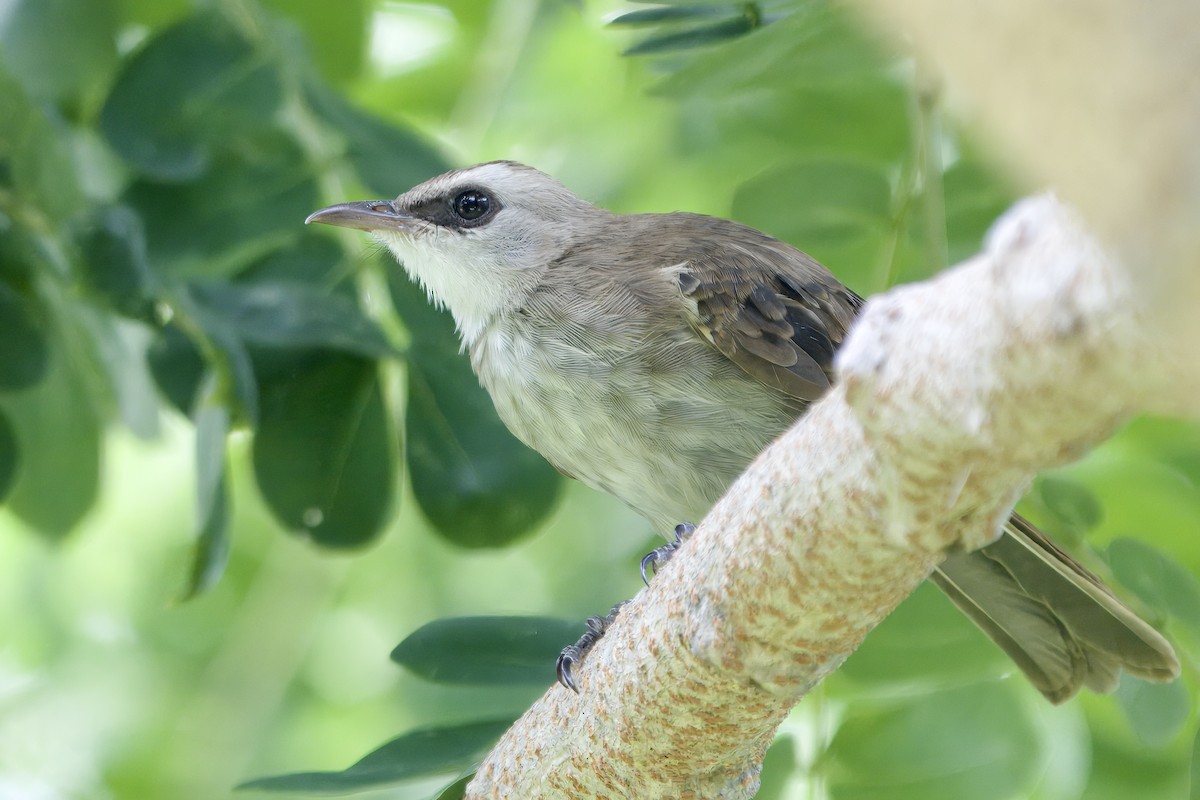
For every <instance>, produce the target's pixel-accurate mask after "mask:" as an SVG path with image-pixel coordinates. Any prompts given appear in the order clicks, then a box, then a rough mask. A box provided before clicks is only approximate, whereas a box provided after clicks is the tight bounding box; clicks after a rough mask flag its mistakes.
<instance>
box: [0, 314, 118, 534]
mask: <svg viewBox="0 0 1200 800" xmlns="http://www.w3.org/2000/svg"><path fill="white" fill-rule="evenodd" d="M0 338H2V337H0ZM90 400H91V396H90V395H89V393H88V392H87V389H86V386H85V385H84V384H83V382H82V381H81V380H80V379H79V377H78V376H77V375H76V374H75V373H73V372H71V371H70V370H69V368H68V365H67V362H66V359H65V358H64V357H63V354H62V353H61V352H59V351H58V350H57V349H54V350H52V351H51V356H50V362H49V369H48V370H47V372H46V375H45V377H44V379H43V380H42V381H41V382H40V383H38V384H37V386H35V387H32V388H29V389H27V390H25V391H23V392H17V393H13V394H10V395H7V396H4V397H0V402H2V403H3V407H4V409H5V411H6V412H7V413H8V416H9V419H10V420H11V421H12V423H13V425H14V427H15V428H16V431H17V443H18V445H19V446H20V452H21V457H22V458H21V471H20V473H19V475H18V476H17V482H16V484H15V485H14V486H13V488H12V491H11V493H10V494H9V496H8V501H7V503H8V507H9V508H10V509H11V510H12V511H13V513H15V514H16V515H17V516H19V517H21V518H22V519H23V520H25V522H26V523H28V524H29V526H30V527H31V528H33V529H34V530H37V531H39V532H41V533H42V534H44V535H46V536H48V537H50V538H54V539H60V538H62V537H64V536H65V535H66V534H67V533H69V532H70V530H71V529H72V528H73V527H75V524H76V523H77V522H79V520H80V519H82V518H83V515H84V514H86V513H87V511H88V510H89V509H90V508H91V507H92V504H93V503H94V502H95V500H96V492H97V489H98V486H99V480H100V456H101V447H102V443H103V441H102V436H101V427H100V421H99V420H98V419H97V415H96V411H95V410H94V409H93V407H92V406H91V405H90V402H89V401H90Z"/></svg>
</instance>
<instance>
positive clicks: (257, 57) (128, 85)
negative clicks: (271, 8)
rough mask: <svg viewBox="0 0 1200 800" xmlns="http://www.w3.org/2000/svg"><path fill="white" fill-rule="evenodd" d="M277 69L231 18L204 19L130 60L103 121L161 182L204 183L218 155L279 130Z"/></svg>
mask: <svg viewBox="0 0 1200 800" xmlns="http://www.w3.org/2000/svg"><path fill="white" fill-rule="evenodd" d="M282 91H283V90H282V84H281V78H280V75H279V74H278V71H277V69H276V68H275V66H274V65H273V64H271V63H270V62H269V60H268V59H267V56H266V55H265V54H264V53H263V52H262V51H260V50H258V49H256V48H255V46H254V45H253V44H252V43H251V42H249V41H248V40H247V39H246V38H245V37H243V36H242V34H241V33H240V32H239V31H238V30H237V29H236V28H235V27H234V26H233V25H232V24H231V23H230V22H229V21H228V20H226V19H225V18H224V17H222V16H221V15H220V14H218V13H215V12H201V13H198V14H196V15H194V16H192V17H190V18H188V19H186V20H184V21H183V22H180V23H178V24H177V25H173V26H172V27H170V28H168V29H166V30H164V31H163V32H162V33H160V34H159V35H157V36H156V37H154V38H153V39H151V40H150V41H149V42H148V43H147V44H146V45H145V46H144V47H143V48H142V49H141V50H140V51H138V52H137V53H135V54H134V56H133V57H132V58H130V59H128V60H127V61H126V63H125V66H124V68H123V69H122V71H121V74H120V75H119V76H118V78H117V81H116V83H115V84H114V86H113V88H112V92H111V94H110V95H109V97H108V101H107V102H106V103H105V105H104V109H103V111H102V113H101V117H100V125H101V129H102V130H103V131H104V134H105V136H106V137H107V139H108V142H109V144H110V145H111V146H112V148H113V149H114V150H115V151H116V152H117V153H119V154H120V155H121V156H122V157H123V158H124V159H125V160H126V161H128V162H129V163H131V164H132V165H134V166H135V167H136V168H138V169H139V170H141V171H142V172H144V173H145V174H146V175H149V176H151V177H153V178H156V179H158V180H164V181H181V180H188V179H193V178H196V177H198V176H199V175H200V174H201V173H203V172H204V171H205V169H206V168H207V167H208V165H209V161H210V159H211V156H212V150H213V148H214V147H215V146H218V145H221V144H224V142H225V141H226V140H228V139H229V138H231V137H234V136H236V135H237V134H240V133H245V132H247V131H254V130H260V129H262V128H265V127H267V126H268V125H270V124H271V123H272V118H273V116H274V114H275V111H276V109H277V108H278V107H279V104H280V102H281V100H282Z"/></svg>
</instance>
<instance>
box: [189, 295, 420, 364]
mask: <svg viewBox="0 0 1200 800" xmlns="http://www.w3.org/2000/svg"><path fill="white" fill-rule="evenodd" d="M193 294H194V295H195V297H196V299H197V300H198V301H200V302H201V303H203V304H204V305H205V306H207V307H208V308H209V310H210V311H211V312H212V313H213V314H214V315H217V316H220V317H221V318H223V319H224V320H225V321H226V322H227V323H228V324H229V325H230V327H232V328H233V330H234V331H235V332H236V333H237V335H238V336H240V337H241V338H242V339H244V340H245V341H247V342H249V343H251V344H257V345H268V346H275V347H291V348H297V349H299V348H305V347H312V348H323V349H328V350H342V351H345V352H347V353H355V354H357V355H361V356H368V357H372V358H381V357H385V356H394V355H396V351H395V350H394V349H393V348H392V346H391V345H390V344H389V343H388V341H387V338H386V337H385V336H384V335H383V332H382V331H380V330H379V327H378V326H377V325H376V324H375V323H374V322H372V321H371V320H370V319H368V318H367V316H366V315H365V314H363V312H362V310H361V309H360V308H359V307H358V304H357V303H355V302H354V301H353V300H352V299H350V298H347V297H345V296H343V295H339V294H331V293H330V292H327V291H322V290H320V289H318V288H316V287H313V286H309V285H306V284H302V283H298V282H290V283H255V284H250V285H243V284H230V283H216V284H210V285H205V286H196V287H195V288H194V290H193Z"/></svg>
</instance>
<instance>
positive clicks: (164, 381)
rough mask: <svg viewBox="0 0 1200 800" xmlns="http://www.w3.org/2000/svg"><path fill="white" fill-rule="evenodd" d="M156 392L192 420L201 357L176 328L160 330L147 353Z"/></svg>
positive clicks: (173, 326)
mask: <svg viewBox="0 0 1200 800" xmlns="http://www.w3.org/2000/svg"><path fill="white" fill-rule="evenodd" d="M146 360H147V362H148V363H149V366H150V374H151V375H152V376H154V382H155V384H157V385H158V390H159V391H160V392H162V394H163V397H165V398H166V400H167V402H169V403H170V404H171V405H172V406H174V407H175V409H176V410H177V411H179V413H181V414H183V415H184V416H191V414H192V410H193V408H194V407H195V404H196V392H197V391H199V389H200V379H201V378H202V377H203V375H204V357H203V356H202V355H201V354H200V350H199V349H198V348H197V347H196V345H195V344H194V343H193V342H192V340H191V339H189V338H188V337H187V334H185V333H184V332H183V331H182V330H181V329H180V328H179V326H178V325H174V324H172V325H167V326H165V327H163V328H162V329H161V330H160V331H159V332H158V336H157V337H156V338H155V339H154V341H153V342H151V343H150V348H149V350H147V351H146Z"/></svg>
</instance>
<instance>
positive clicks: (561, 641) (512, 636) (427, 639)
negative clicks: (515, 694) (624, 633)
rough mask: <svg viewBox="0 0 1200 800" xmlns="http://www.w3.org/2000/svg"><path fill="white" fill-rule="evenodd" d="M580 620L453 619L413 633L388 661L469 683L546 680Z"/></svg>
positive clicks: (447, 680) (437, 679) (444, 679)
mask: <svg viewBox="0 0 1200 800" xmlns="http://www.w3.org/2000/svg"><path fill="white" fill-rule="evenodd" d="M582 632H583V631H582V629H581V626H580V624H579V623H578V622H572V621H567V620H561V619H554V618H552V617H455V618H450V619H439V620H435V621H433V622H430V623H429V624H427V625H424V626H422V627H421V628H419V629H418V630H416V631H414V632H413V633H412V634H411V635H410V636H409V637H408V638H407V639H405V640H404V641H403V642H401V643H400V644H398V645H396V648H395V649H394V650H392V660H393V661H395V662H396V663H397V664H401V665H403V666H405V667H407V668H408V669H410V670H412V671H413V672H414V673H416V674H417V675H420V676H421V677H422V678H425V679H426V680H430V681H434V682H436V683H446V684H467V685H472V686H489V685H511V684H547V683H549V682H550V681H552V680H553V679H554V675H553V666H552V665H553V664H554V661H555V659H556V658H557V657H558V654H559V653H560V652H561V651H562V649H563V647H565V646H566V645H568V644H570V643H571V642H573V641H575V640H576V639H577V638H579V634H580V633H582Z"/></svg>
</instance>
